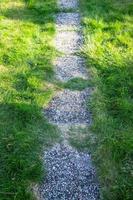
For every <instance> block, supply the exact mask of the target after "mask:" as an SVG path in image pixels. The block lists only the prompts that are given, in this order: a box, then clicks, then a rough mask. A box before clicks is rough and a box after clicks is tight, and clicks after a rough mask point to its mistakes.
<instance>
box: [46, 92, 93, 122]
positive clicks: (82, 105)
mask: <svg viewBox="0 0 133 200" xmlns="http://www.w3.org/2000/svg"><path fill="white" fill-rule="evenodd" d="M89 95H90V90H89V89H86V90H84V91H71V90H63V91H60V92H58V94H57V95H56V96H55V97H54V98H53V100H52V101H51V103H50V104H49V106H48V108H47V109H45V111H44V112H45V115H46V117H47V118H48V119H49V121H50V122H52V123H55V124H66V123H67V124H90V123H91V113H90V112H89V110H88V109H87V105H86V102H87V100H88V97H89Z"/></svg>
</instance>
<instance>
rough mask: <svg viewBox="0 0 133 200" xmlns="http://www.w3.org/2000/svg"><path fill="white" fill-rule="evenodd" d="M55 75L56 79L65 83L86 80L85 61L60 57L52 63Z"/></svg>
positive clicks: (72, 57)
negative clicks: (77, 79) (74, 79)
mask: <svg viewBox="0 0 133 200" xmlns="http://www.w3.org/2000/svg"><path fill="white" fill-rule="evenodd" d="M53 64H54V66H55V74H56V77H57V79H59V80H60V81H62V82H67V81H69V80H70V79H72V78H77V77H78V78H82V79H87V78H88V73H87V70H86V68H85V61H84V59H83V58H81V57H79V56H71V55H70V56H62V57H58V58H57V59H56V60H55V61H54V63H53Z"/></svg>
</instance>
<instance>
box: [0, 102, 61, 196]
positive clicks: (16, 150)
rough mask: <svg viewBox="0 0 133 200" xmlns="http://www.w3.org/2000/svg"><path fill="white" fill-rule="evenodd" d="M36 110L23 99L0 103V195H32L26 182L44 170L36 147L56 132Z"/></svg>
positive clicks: (48, 142) (51, 140) (50, 140)
mask: <svg viewBox="0 0 133 200" xmlns="http://www.w3.org/2000/svg"><path fill="white" fill-rule="evenodd" d="M40 110H41V108H40V109H39V108H38V107H37V106H36V105H28V104H23V103H22V104H21V103H20V104H18V103H12V104H9V103H7V104H0V132H1V140H0V151H1V155H0V160H1V170H0V177H1V184H0V191H1V192H0V199H14V197H15V198H16V199H19V200H24V199H25V200H26V199H27V200H31V199H33V197H32V195H31V193H30V190H31V188H29V182H32V183H35V182H38V181H40V180H41V175H42V173H43V174H44V169H43V167H42V164H41V162H42V161H41V158H40V151H41V149H42V146H44V147H45V148H46V147H47V146H49V145H51V144H52V143H54V142H55V141H56V139H57V135H58V130H57V129H56V127H55V126H52V125H50V124H49V123H48V122H47V121H46V120H45V119H44V118H43V116H42V115H41V114H40ZM18 186H19V187H18ZM27 188H29V190H27Z"/></svg>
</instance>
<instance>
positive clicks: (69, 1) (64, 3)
mask: <svg viewBox="0 0 133 200" xmlns="http://www.w3.org/2000/svg"><path fill="white" fill-rule="evenodd" d="M57 1H58V6H59V8H61V9H77V8H78V0H57Z"/></svg>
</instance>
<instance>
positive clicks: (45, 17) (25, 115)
mask: <svg viewBox="0 0 133 200" xmlns="http://www.w3.org/2000/svg"><path fill="white" fill-rule="evenodd" d="M55 11H56V2H55V1H54V0H46V1H36V2H33V1H27V2H26V1H21V0H17V1H15V0H5V1H0V138H1V140H0V152H1V154H0V160H1V167H0V199H1V200H5V199H6V200H8V199H10V200H11V199H16V200H26V199H27V200H30V199H34V197H33V195H32V193H31V185H33V184H34V183H35V182H37V181H39V180H40V178H41V173H42V171H43V169H42V164H41V159H40V155H41V149H42V147H47V146H49V145H50V144H52V143H53V142H54V140H56V138H57V135H58V134H57V133H58V131H57V130H56V128H55V127H53V126H51V125H49V123H48V122H47V121H46V120H45V118H44V116H43V114H42V109H43V107H44V106H46V105H47V104H48V102H49V101H50V99H51V98H52V96H53V95H54V93H55V91H56V87H55V86H54V85H53V84H52V83H51V79H52V78H53V68H52V64H51V63H52V60H53V59H54V57H55V55H56V51H55V49H54V47H53V43H52V39H53V37H54V32H55V28H54V20H53V15H54V13H55Z"/></svg>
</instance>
